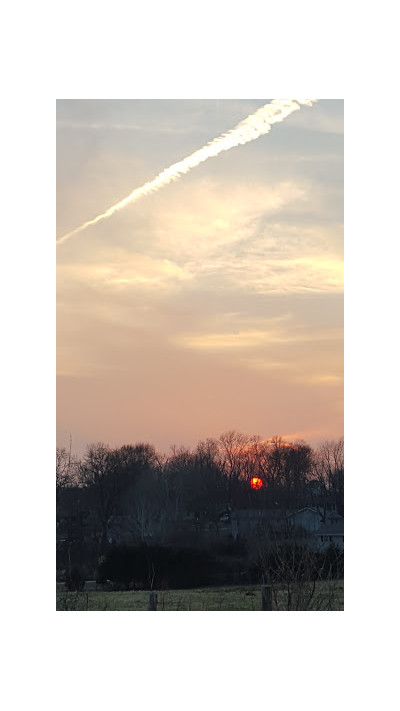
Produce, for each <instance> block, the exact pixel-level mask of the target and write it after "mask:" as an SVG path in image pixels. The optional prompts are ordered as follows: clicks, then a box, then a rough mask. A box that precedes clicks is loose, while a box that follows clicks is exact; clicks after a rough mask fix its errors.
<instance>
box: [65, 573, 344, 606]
mask: <svg viewBox="0 0 400 711" xmlns="http://www.w3.org/2000/svg"><path fill="white" fill-rule="evenodd" d="M155 592H156V593H157V597H158V604H157V610H161V611H162V610H166V611H167V610H169V611H177V610H178V611H179V610H192V611H195V610H201V611H211V610H215V611H222V610H231V611H234V610H236V611H239V610H248V611H251V610H260V609H261V591H260V585H247V586H240V587H219V588H197V589H192V590H159V591H155ZM274 592H276V594H273V603H272V610H287V609H288V591H287V590H285V589H284V587H282V586H280V587H279V589H277V590H276V591H274ZM290 592H291V593H292V597H291V607H290V609H293V610H296V609H297V610H343V609H344V586H343V580H336V581H326V582H320V583H318V584H317V586H316V588H315V590H314V593H313V594H312V592H313V590H312V584H307V585H305V586H303V587H302V588H301V589H297V590H296V591H290ZM311 594H312V596H311ZM310 597H311V599H310ZM148 602H149V592H146V591H143V590H129V591H121V592H103V591H96V592H88V593H85V592H82V593H74V592H66V591H64V590H61V589H60V588H59V589H58V590H57V610H64V611H65V610H75V611H78V610H81V611H86V610H89V611H96V610H97V611H106V610H110V611H113V610H114V611H115V610H121V611H143V610H147V609H148Z"/></svg>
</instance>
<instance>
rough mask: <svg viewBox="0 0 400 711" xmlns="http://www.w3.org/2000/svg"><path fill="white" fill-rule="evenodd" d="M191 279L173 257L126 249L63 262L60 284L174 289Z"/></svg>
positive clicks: (60, 269)
mask: <svg viewBox="0 0 400 711" xmlns="http://www.w3.org/2000/svg"><path fill="white" fill-rule="evenodd" d="M190 278H191V275H190V273H189V272H188V271H187V270H185V269H184V268H182V267H180V266H179V265H178V264H176V263H174V262H172V261H170V260H169V259H155V258H153V257H150V256H148V255H145V254H136V253H128V252H127V251H126V250H123V249H116V250H112V251H110V252H109V253H106V254H104V253H103V254H102V253H100V254H98V255H97V256H96V258H95V259H94V260H93V261H92V262H91V263H86V264H85V263H84V264H78V263H71V264H68V263H67V264H61V265H60V266H59V268H58V283H59V285H60V286H61V287H62V286H63V284H64V283H66V284H68V283H71V282H72V281H75V282H76V281H78V282H84V283H86V284H89V285H93V286H101V287H102V288H109V289H112V288H115V289H118V288H121V287H122V288H123V287H144V288H150V289H166V288H174V287H176V286H177V285H178V284H179V283H180V282H181V281H186V280H188V279H190Z"/></svg>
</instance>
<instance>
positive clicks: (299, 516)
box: [287, 506, 324, 533]
mask: <svg viewBox="0 0 400 711" xmlns="http://www.w3.org/2000/svg"><path fill="white" fill-rule="evenodd" d="M323 516H324V515H323V512H322V511H321V509H319V508H315V507H311V506H307V507H306V508H304V509H299V511H294V512H293V513H291V514H288V516H287V522H288V526H289V528H291V529H295V528H302V529H303V530H304V531H306V532H307V533H314V532H315V531H317V530H318V529H319V527H320V526H321V524H322V522H323Z"/></svg>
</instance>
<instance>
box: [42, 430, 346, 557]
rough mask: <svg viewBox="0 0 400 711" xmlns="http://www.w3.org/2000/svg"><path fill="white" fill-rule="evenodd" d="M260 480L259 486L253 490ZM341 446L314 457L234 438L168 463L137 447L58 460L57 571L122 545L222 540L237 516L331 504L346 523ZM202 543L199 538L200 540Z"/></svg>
mask: <svg viewBox="0 0 400 711" xmlns="http://www.w3.org/2000/svg"><path fill="white" fill-rule="evenodd" d="M253 477H257V478H259V479H260V480H261V483H262V486H261V488H259V489H258V490H253V489H252V488H251V485H250V482H251V479H252V478H253ZM343 494H344V443H343V439H339V440H335V441H326V442H323V443H321V444H320V445H319V446H318V447H316V448H312V447H311V446H310V445H309V444H307V443H306V442H304V441H296V442H287V441H285V440H284V439H283V438H282V437H279V436H276V437H272V438H271V439H268V440H263V439H262V438H261V437H259V436H247V435H244V434H243V433H240V432H236V431H229V432H226V433H224V434H222V435H221V436H220V437H219V438H210V439H207V440H204V441H200V442H198V444H197V445H196V446H195V447H194V448H188V447H172V448H171V452H170V453H169V454H161V453H159V452H157V451H156V449H155V448H154V447H153V445H151V444H148V443H137V444H134V445H124V446H122V447H116V448H112V447H109V446H108V445H106V444H104V443H96V444H90V445H89V446H88V447H87V449H86V452H85V454H84V456H83V457H82V458H80V459H79V458H77V457H75V456H72V455H71V453H70V452H68V451H67V450H66V449H64V448H57V452H56V502H57V546H58V562H57V566H58V567H61V568H64V569H66V568H67V569H70V568H71V566H72V565H73V564H74V563H78V564H81V563H82V562H87V561H97V562H96V564H97V563H98V561H99V559H100V557H101V556H102V555H104V554H105V552H106V551H107V549H108V548H109V547H110V545H112V544H113V543H115V542H118V540H120V539H121V538H122V539H124V537H126V536H127V537H128V538H129V540H131V541H134V542H137V543H138V544H143V543H146V542H151V543H153V544H161V545H174V544H175V545H177V544H179V545H181V544H188V542H193V541H194V540H200V539H201V535H202V531H204V529H205V528H207V529H210V528H211V529H213V530H214V531H215V533H216V534H218V531H219V529H220V527H221V526H222V524H223V522H224V520H225V521H226V520H229V516H230V512H232V511H233V510H236V509H248V508H255V509H268V508H271V509H275V510H276V509H279V510H283V511H288V510H296V509H299V508H302V507H303V506H307V505H317V506H319V507H324V506H325V505H326V502H327V501H329V500H331V501H332V500H333V501H334V502H335V505H336V510H337V511H338V512H339V513H341V514H343ZM196 537H197V538H196Z"/></svg>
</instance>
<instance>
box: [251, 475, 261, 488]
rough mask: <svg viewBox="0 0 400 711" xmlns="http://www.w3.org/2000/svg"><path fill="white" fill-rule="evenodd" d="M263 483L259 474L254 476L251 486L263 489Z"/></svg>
mask: <svg viewBox="0 0 400 711" xmlns="http://www.w3.org/2000/svg"><path fill="white" fill-rule="evenodd" d="M262 485H263V483H262V481H261V479H260V477H259V476H253V478H252V479H251V481H250V486H251V488H252V489H261V487H262Z"/></svg>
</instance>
